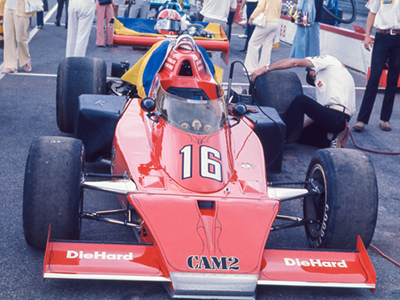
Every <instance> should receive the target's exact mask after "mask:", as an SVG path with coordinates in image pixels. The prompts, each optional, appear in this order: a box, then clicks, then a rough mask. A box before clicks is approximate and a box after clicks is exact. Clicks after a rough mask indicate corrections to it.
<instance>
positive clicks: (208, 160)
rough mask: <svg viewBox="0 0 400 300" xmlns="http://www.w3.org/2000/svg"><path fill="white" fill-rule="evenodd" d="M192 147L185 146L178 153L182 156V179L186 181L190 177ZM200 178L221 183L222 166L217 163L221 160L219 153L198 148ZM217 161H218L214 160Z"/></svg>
mask: <svg viewBox="0 0 400 300" xmlns="http://www.w3.org/2000/svg"><path fill="white" fill-rule="evenodd" d="M192 152H193V147H192V145H188V146H185V147H183V148H182V149H181V151H179V153H180V154H182V178H183V179H187V178H191V177H192V167H193V166H192V164H193V153H192ZM199 159H200V162H199V163H200V164H199V166H200V176H201V177H205V178H210V179H213V180H216V181H222V166H221V163H220V162H219V161H218V160H220V159H221V153H220V152H219V151H218V150H216V149H213V148H211V147H208V146H201V147H200V155H199ZM216 159H218V160H216Z"/></svg>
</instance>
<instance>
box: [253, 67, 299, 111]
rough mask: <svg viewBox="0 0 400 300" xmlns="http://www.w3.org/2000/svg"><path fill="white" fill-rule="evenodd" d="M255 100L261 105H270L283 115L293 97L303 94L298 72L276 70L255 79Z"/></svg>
mask: <svg viewBox="0 0 400 300" xmlns="http://www.w3.org/2000/svg"><path fill="white" fill-rule="evenodd" d="M254 84H255V89H256V90H255V101H256V104H258V105H259V106H269V107H273V108H275V109H276V110H277V112H278V113H279V115H282V114H283V113H284V112H285V111H286V109H287V108H288V107H289V105H290V103H292V101H293V99H294V98H295V97H296V96H298V95H302V94H303V87H302V85H301V81H300V79H299V77H298V76H297V74H296V73H295V72H293V71H289V70H276V71H272V72H267V73H264V74H263V75H261V76H258V77H257V78H256V81H255V83H254Z"/></svg>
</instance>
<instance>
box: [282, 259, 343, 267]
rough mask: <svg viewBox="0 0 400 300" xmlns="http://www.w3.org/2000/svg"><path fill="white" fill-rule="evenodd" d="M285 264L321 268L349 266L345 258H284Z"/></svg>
mask: <svg viewBox="0 0 400 300" xmlns="http://www.w3.org/2000/svg"><path fill="white" fill-rule="evenodd" d="M283 260H284V261H285V265H286V266H288V267H291V266H297V267H321V268H347V264H346V262H345V261H344V260H341V261H326V260H320V259H311V258H310V259H308V260H300V259H298V258H284V259H283Z"/></svg>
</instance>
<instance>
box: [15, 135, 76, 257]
mask: <svg viewBox="0 0 400 300" xmlns="http://www.w3.org/2000/svg"><path fill="white" fill-rule="evenodd" d="M83 171H84V147H83V143H82V141H80V140H78V139H73V138H67V137H39V138H36V139H35V140H34V141H33V142H32V144H31V147H30V149H29V153H28V158H27V163H26V168H25V181H24V195H23V213H22V214H23V228H24V234H25V239H26V242H27V243H28V245H30V246H32V247H35V248H39V249H44V248H45V247H46V241H47V234H48V231H49V225H50V224H51V236H52V238H55V239H68V240H77V239H79V234H80V225H81V218H80V215H79V214H80V212H81V207H82V199H83V191H82V189H81V181H82V178H83Z"/></svg>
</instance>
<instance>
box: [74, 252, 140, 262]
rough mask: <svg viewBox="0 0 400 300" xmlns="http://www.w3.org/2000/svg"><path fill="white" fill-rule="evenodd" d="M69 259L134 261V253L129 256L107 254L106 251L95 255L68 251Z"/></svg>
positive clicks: (94, 253)
mask: <svg viewBox="0 0 400 300" xmlns="http://www.w3.org/2000/svg"><path fill="white" fill-rule="evenodd" d="M67 258H69V259H74V258H79V259H105V260H133V253H132V252H129V253H128V254H116V253H107V252H105V251H103V252H98V251H95V252H93V253H85V252H83V251H79V252H78V251H72V250H68V251H67Z"/></svg>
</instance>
